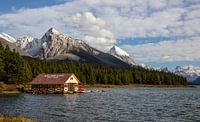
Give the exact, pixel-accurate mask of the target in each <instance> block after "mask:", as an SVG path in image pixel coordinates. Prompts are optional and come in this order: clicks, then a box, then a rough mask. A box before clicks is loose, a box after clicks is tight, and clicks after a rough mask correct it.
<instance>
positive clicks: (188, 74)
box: [174, 65, 200, 82]
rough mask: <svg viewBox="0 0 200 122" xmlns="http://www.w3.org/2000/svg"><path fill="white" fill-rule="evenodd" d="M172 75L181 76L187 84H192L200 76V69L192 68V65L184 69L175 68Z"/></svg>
mask: <svg viewBox="0 0 200 122" xmlns="http://www.w3.org/2000/svg"><path fill="white" fill-rule="evenodd" d="M174 73H175V74H177V75H181V76H183V77H185V78H187V80H188V81H189V82H192V81H194V80H195V79H197V78H198V77H199V76H200V67H194V66H192V65H188V66H184V67H181V66H177V67H176V69H175V71H174Z"/></svg>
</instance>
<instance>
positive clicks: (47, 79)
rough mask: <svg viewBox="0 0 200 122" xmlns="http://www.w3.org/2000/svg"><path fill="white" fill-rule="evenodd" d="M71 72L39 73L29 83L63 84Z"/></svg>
mask: <svg viewBox="0 0 200 122" xmlns="http://www.w3.org/2000/svg"><path fill="white" fill-rule="evenodd" d="M72 75H73V73H58V74H39V75H38V76H37V77H36V78H35V79H33V80H32V81H31V83H30V84H64V83H65V82H66V81H67V80H68V79H69V78H70V77H71V76H72Z"/></svg>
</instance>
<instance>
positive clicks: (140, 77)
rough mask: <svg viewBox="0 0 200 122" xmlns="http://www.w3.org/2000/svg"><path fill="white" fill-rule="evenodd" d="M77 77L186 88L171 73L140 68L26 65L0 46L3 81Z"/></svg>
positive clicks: (55, 63) (59, 63)
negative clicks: (42, 76) (43, 75)
mask: <svg viewBox="0 0 200 122" xmlns="http://www.w3.org/2000/svg"><path fill="white" fill-rule="evenodd" d="M70 72H71V73H74V74H75V75H76V76H77V77H78V78H79V79H80V81H81V83H82V84H116V85H127V84H153V85H154V84H155V85H186V79H185V78H183V77H180V76H177V75H175V74H172V73H166V72H160V71H155V70H146V69H143V68H141V67H131V68H120V67H112V66H105V65H104V66H103V65H92V64H80V63H73V62H64V61H41V60H29V61H25V60H24V59H23V58H22V57H21V56H20V55H19V54H18V53H16V52H14V51H10V49H9V48H8V47H6V48H4V47H3V46H2V45H0V81H4V82H5V83H10V84H20V83H24V82H29V81H31V80H32V78H33V77H36V76H37V75H38V74H40V73H70Z"/></svg>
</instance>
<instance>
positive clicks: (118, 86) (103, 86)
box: [83, 84, 193, 88]
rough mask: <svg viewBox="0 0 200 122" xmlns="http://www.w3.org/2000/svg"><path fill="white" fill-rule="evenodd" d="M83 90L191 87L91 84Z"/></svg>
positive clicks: (176, 86)
mask: <svg viewBox="0 0 200 122" xmlns="http://www.w3.org/2000/svg"><path fill="white" fill-rule="evenodd" d="M83 87H84V88H140V87H141V88H142V87H145V88H181V87H193V86H191V85H149V84H129V85H109V84H93V85H83Z"/></svg>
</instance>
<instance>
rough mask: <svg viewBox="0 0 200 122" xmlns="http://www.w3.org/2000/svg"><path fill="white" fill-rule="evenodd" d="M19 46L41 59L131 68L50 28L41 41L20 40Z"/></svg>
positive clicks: (31, 39) (18, 41)
mask: <svg viewBox="0 0 200 122" xmlns="http://www.w3.org/2000/svg"><path fill="white" fill-rule="evenodd" d="M17 45H18V46H19V47H20V48H21V49H23V50H25V51H27V52H28V53H30V54H31V55H32V56H33V57H35V58H39V59H45V60H63V61H75V62H81V63H91V64H102V65H103V64H107V65H112V66H123V67H130V65H129V64H127V63H126V62H124V61H121V60H120V59H118V58H116V57H115V56H112V55H110V54H107V53H104V52H101V51H99V50H97V49H95V48H92V47H90V46H89V45H87V44H86V43H85V42H83V41H82V40H79V39H74V38H72V37H70V36H66V35H64V34H62V33H60V32H59V31H57V30H56V29H54V28H50V29H49V30H48V31H47V32H46V33H45V34H44V36H42V38H41V39H33V38H30V37H24V38H20V39H18V40H17Z"/></svg>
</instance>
